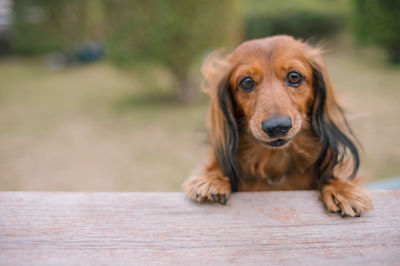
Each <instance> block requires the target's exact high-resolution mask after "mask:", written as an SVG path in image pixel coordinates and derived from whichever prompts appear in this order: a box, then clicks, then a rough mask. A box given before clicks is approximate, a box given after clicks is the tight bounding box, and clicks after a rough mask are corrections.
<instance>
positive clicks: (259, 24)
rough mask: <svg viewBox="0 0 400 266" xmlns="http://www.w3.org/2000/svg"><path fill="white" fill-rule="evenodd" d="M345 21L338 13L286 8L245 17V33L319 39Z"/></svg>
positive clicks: (329, 34)
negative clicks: (276, 11)
mask: <svg viewBox="0 0 400 266" xmlns="http://www.w3.org/2000/svg"><path fill="white" fill-rule="evenodd" d="M345 21H346V17H345V15H344V14H340V13H322V12H318V11H311V10H303V11H301V10H299V11H294V10H293V11H290V10H288V11H286V12H279V13H274V14H272V13H268V14H263V15H256V16H250V17H247V19H246V35H247V38H249V39H253V38H261V37H265V36H270V35H275V34H289V35H292V36H294V37H296V38H302V39H308V38H316V39H320V38H324V37H328V36H332V35H333V34H335V33H337V32H338V31H339V30H340V29H342V28H343V27H344V26H345Z"/></svg>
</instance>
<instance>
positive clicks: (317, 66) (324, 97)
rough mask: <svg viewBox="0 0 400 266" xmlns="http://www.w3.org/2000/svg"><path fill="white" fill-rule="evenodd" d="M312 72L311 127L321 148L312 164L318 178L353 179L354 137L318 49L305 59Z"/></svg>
mask: <svg viewBox="0 0 400 266" xmlns="http://www.w3.org/2000/svg"><path fill="white" fill-rule="evenodd" d="M309 61H310V63H311V67H312V71H313V81H312V82H313V89H314V103H313V107H312V110H311V112H310V119H311V121H312V127H313V129H314V131H315V133H316V134H317V136H318V137H319V139H320V141H321V144H322V149H321V151H320V154H319V156H318V158H317V160H316V161H315V163H314V165H313V169H314V172H315V174H316V176H317V177H318V179H319V181H322V182H324V183H328V182H329V178H331V177H338V176H337V175H338V174H340V175H347V176H341V177H348V178H353V177H354V176H355V175H356V174H357V171H358V168H359V164H360V158H359V153H358V150H357V147H356V145H355V143H354V142H355V137H354V135H353V132H352V131H351V128H350V126H349V124H348V122H347V120H346V117H345V115H344V112H343V109H342V108H341V106H340V105H339V104H338V100H337V97H336V95H335V91H334V87H333V84H332V81H331V80H330V78H329V76H328V73H327V71H326V67H325V64H324V62H323V60H322V57H321V56H320V52H319V51H318V50H314V53H313V55H312V56H311V57H310V58H309Z"/></svg>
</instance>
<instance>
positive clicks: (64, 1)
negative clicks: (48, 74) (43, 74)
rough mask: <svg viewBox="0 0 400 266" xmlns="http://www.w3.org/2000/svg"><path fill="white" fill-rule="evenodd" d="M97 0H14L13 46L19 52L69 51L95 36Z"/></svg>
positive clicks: (98, 11)
mask: <svg viewBox="0 0 400 266" xmlns="http://www.w3.org/2000/svg"><path fill="white" fill-rule="evenodd" d="M101 7H102V5H101V2H99V0H57V1H54V0H15V1H14V24H13V27H14V34H13V35H14V40H13V46H14V50H15V52H16V53H19V54H37V53H44V52H49V51H54V50H61V51H66V52H68V51H71V50H72V49H74V48H75V47H76V46H77V45H79V44H81V43H82V42H83V41H85V40H88V39H93V38H95V37H98V35H100V34H99V30H98V28H99V27H98V25H99V24H101V22H102V19H103V18H102V15H103V13H102V12H103V10H102V9H101Z"/></svg>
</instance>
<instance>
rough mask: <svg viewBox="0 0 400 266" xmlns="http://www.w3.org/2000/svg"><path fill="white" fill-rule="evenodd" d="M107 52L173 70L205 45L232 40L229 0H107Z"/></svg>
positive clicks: (201, 51) (180, 69)
mask: <svg viewBox="0 0 400 266" xmlns="http://www.w3.org/2000/svg"><path fill="white" fill-rule="evenodd" d="M107 10H109V24H110V25H109V27H110V28H109V35H108V39H107V40H108V41H107V44H108V46H107V48H108V49H107V50H108V53H109V56H110V57H111V58H112V59H114V60H116V61H117V62H119V63H122V64H124V63H128V62H135V61H155V62H159V63H164V64H166V65H167V66H169V67H170V68H172V69H173V70H174V71H175V72H176V73H179V74H180V73H185V72H186V71H187V68H188V66H189V65H190V64H191V63H193V61H194V60H195V59H196V58H198V57H199V56H201V55H203V54H204V52H205V51H206V50H208V49H214V48H219V47H220V46H222V45H226V44H230V43H232V40H233V39H234V38H235V36H234V35H235V32H234V30H236V29H235V26H236V21H237V17H236V16H235V12H234V11H235V9H234V6H233V3H232V1H230V0H219V1H215V0H202V1H198V0H164V1H158V0H135V1H132V0H121V1H109V4H108V6H107Z"/></svg>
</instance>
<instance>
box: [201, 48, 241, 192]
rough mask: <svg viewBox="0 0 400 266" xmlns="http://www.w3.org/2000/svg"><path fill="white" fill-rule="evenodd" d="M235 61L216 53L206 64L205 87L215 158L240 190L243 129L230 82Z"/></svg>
mask: <svg viewBox="0 0 400 266" xmlns="http://www.w3.org/2000/svg"><path fill="white" fill-rule="evenodd" d="M231 68H232V67H231V64H229V62H228V60H227V59H225V58H222V57H221V56H220V55H219V54H212V55H211V56H209V57H208V59H207V60H206V61H205V63H204V64H203V68H202V72H203V75H204V77H205V84H203V90H204V91H205V92H206V93H208V94H209V95H210V105H209V109H208V117H207V128H208V133H209V138H210V142H211V146H212V148H213V150H214V154H215V159H216V161H217V163H218V165H219V167H220V168H221V170H222V171H223V173H224V175H225V176H226V177H228V178H229V180H230V182H231V189H232V191H237V190H238V185H239V167H238V165H237V162H236V158H235V157H236V153H237V149H238V143H239V132H238V127H237V123H236V119H235V116H234V103H233V97H232V90H231V87H230V84H229V77H230V72H231Z"/></svg>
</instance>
